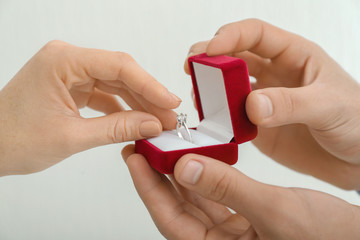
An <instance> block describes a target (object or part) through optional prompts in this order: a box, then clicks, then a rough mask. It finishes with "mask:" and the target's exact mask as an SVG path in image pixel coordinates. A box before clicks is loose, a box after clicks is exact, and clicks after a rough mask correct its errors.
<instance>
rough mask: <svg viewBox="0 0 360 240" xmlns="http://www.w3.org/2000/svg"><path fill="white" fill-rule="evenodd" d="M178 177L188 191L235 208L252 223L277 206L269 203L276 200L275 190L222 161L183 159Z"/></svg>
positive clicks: (176, 167) (179, 164)
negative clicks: (272, 206) (273, 206)
mask: <svg viewBox="0 0 360 240" xmlns="http://www.w3.org/2000/svg"><path fill="white" fill-rule="evenodd" d="M174 175H175V178H176V180H177V181H178V182H179V184H181V185H182V186H184V187H185V188H186V189H188V190H190V191H194V192H196V193H198V194H200V195H201V196H203V197H204V198H207V199H209V200H212V201H215V202H218V203H221V204H223V205H225V206H228V207H230V208H232V209H233V210H235V211H236V212H238V213H240V214H241V215H243V216H244V217H245V218H246V219H248V220H249V221H250V222H252V221H251V220H254V221H255V220H257V219H258V218H259V217H260V216H262V215H263V214H264V211H266V212H267V211H269V207H270V205H271V204H273V203H271V204H270V203H269V200H270V199H272V198H274V199H275V198H276V192H277V191H276V189H275V187H272V186H269V185H265V184H262V183H259V182H256V181H254V180H252V179H250V178H248V177H247V176H245V175H244V174H242V173H241V172H239V171H238V170H236V169H235V168H233V167H231V166H229V165H227V164H225V163H223V162H221V161H217V160H215V159H212V158H208V157H205V156H201V155H195V154H188V155H185V156H183V157H182V158H180V159H179V161H178V162H177V164H176V166H175V174H174ZM260 195H261V197H259V196H260ZM270 210H271V209H270Z"/></svg>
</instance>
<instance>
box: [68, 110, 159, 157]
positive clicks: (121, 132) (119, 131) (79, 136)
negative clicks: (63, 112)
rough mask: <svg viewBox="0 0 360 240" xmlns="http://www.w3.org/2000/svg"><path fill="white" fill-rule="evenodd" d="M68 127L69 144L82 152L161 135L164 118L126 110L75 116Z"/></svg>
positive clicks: (74, 149)
mask: <svg viewBox="0 0 360 240" xmlns="http://www.w3.org/2000/svg"><path fill="white" fill-rule="evenodd" d="M69 122H70V123H71V124H70V125H68V126H67V131H68V135H69V136H70V137H69V140H68V141H69V145H71V146H70V147H71V148H73V151H75V152H79V151H82V150H86V149H89V148H93V147H97V146H101V145H106V144H111V143H119V142H126V141H133V140H137V139H142V138H148V137H154V136H158V135H159V134H160V133H161V131H162V126H161V123H160V121H159V120H158V119H157V118H156V117H154V116H153V115H151V114H149V113H143V112H136V111H123V112H119V113H113V114H110V115H106V116H103V117H97V118H89V119H83V118H76V119H74V118H72V119H71V121H69Z"/></svg>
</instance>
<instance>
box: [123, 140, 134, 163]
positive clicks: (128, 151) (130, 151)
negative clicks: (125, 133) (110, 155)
mask: <svg viewBox="0 0 360 240" xmlns="http://www.w3.org/2000/svg"><path fill="white" fill-rule="evenodd" d="M134 153H135V145H134V144H129V145H126V146H125V147H124V148H123V149H122V150H121V156H122V157H123V159H124V161H125V162H126V160H127V159H128V157H130V156H131V155H132V154H134Z"/></svg>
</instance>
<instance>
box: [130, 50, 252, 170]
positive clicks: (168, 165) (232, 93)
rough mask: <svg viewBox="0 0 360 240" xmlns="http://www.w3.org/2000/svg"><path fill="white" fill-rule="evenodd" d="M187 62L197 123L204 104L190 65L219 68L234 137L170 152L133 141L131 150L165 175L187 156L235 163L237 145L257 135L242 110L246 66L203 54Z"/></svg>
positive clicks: (247, 89) (246, 90) (247, 87)
mask: <svg viewBox="0 0 360 240" xmlns="http://www.w3.org/2000/svg"><path fill="white" fill-rule="evenodd" d="M188 62H189V67H190V73H191V78H192V83H193V87H194V93H195V101H196V105H197V109H198V114H199V118H200V121H201V120H203V119H204V112H203V108H202V104H206V103H201V99H200V94H201V92H199V88H198V84H197V79H196V74H195V72H194V67H193V63H199V64H203V65H206V66H210V67H214V68H218V69H221V72H222V75H223V79H224V86H225V92H226V98H227V104H228V107H229V110H230V117H231V124H232V130H233V133H234V138H233V139H232V140H231V141H230V142H229V143H224V144H219V145H212V146H202V147H197V148H190V149H178V150H172V151H162V150H160V149H159V148H158V147H157V146H154V145H153V144H151V143H150V142H149V141H147V140H146V139H144V140H138V141H136V142H135V151H136V152H137V153H140V154H142V155H144V156H145V157H146V159H147V160H148V162H149V164H150V165H151V166H152V167H153V168H154V169H156V170H157V171H159V172H161V173H165V174H171V173H173V172H174V166H175V164H176V162H177V160H178V159H179V158H180V157H181V156H183V155H185V154H188V153H196V154H201V155H204V156H208V157H212V158H215V159H218V160H220V161H223V162H225V163H228V164H235V163H236V162H237V159H238V144H240V143H243V142H247V141H250V140H252V139H254V138H255V137H256V135H257V127H256V126H255V125H253V124H252V123H251V122H250V121H249V119H248V117H247V115H246V111H245V102H246V97H247V95H248V94H249V93H250V91H251V87H250V81H249V75H248V70H247V66H246V63H245V62H244V61H243V60H241V59H238V58H233V57H229V56H225V55H222V56H216V57H208V56H207V55H206V54H200V55H196V56H193V57H190V58H189V60H188ZM164 141H166V139H164Z"/></svg>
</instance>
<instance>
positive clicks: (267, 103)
mask: <svg viewBox="0 0 360 240" xmlns="http://www.w3.org/2000/svg"><path fill="white" fill-rule="evenodd" d="M257 98H258V102H259V110H260V117H261V118H268V117H270V116H271V115H272V114H273V105H272V102H271V100H270V98H269V97H268V96H266V95H264V94H261V93H259V94H257Z"/></svg>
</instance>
